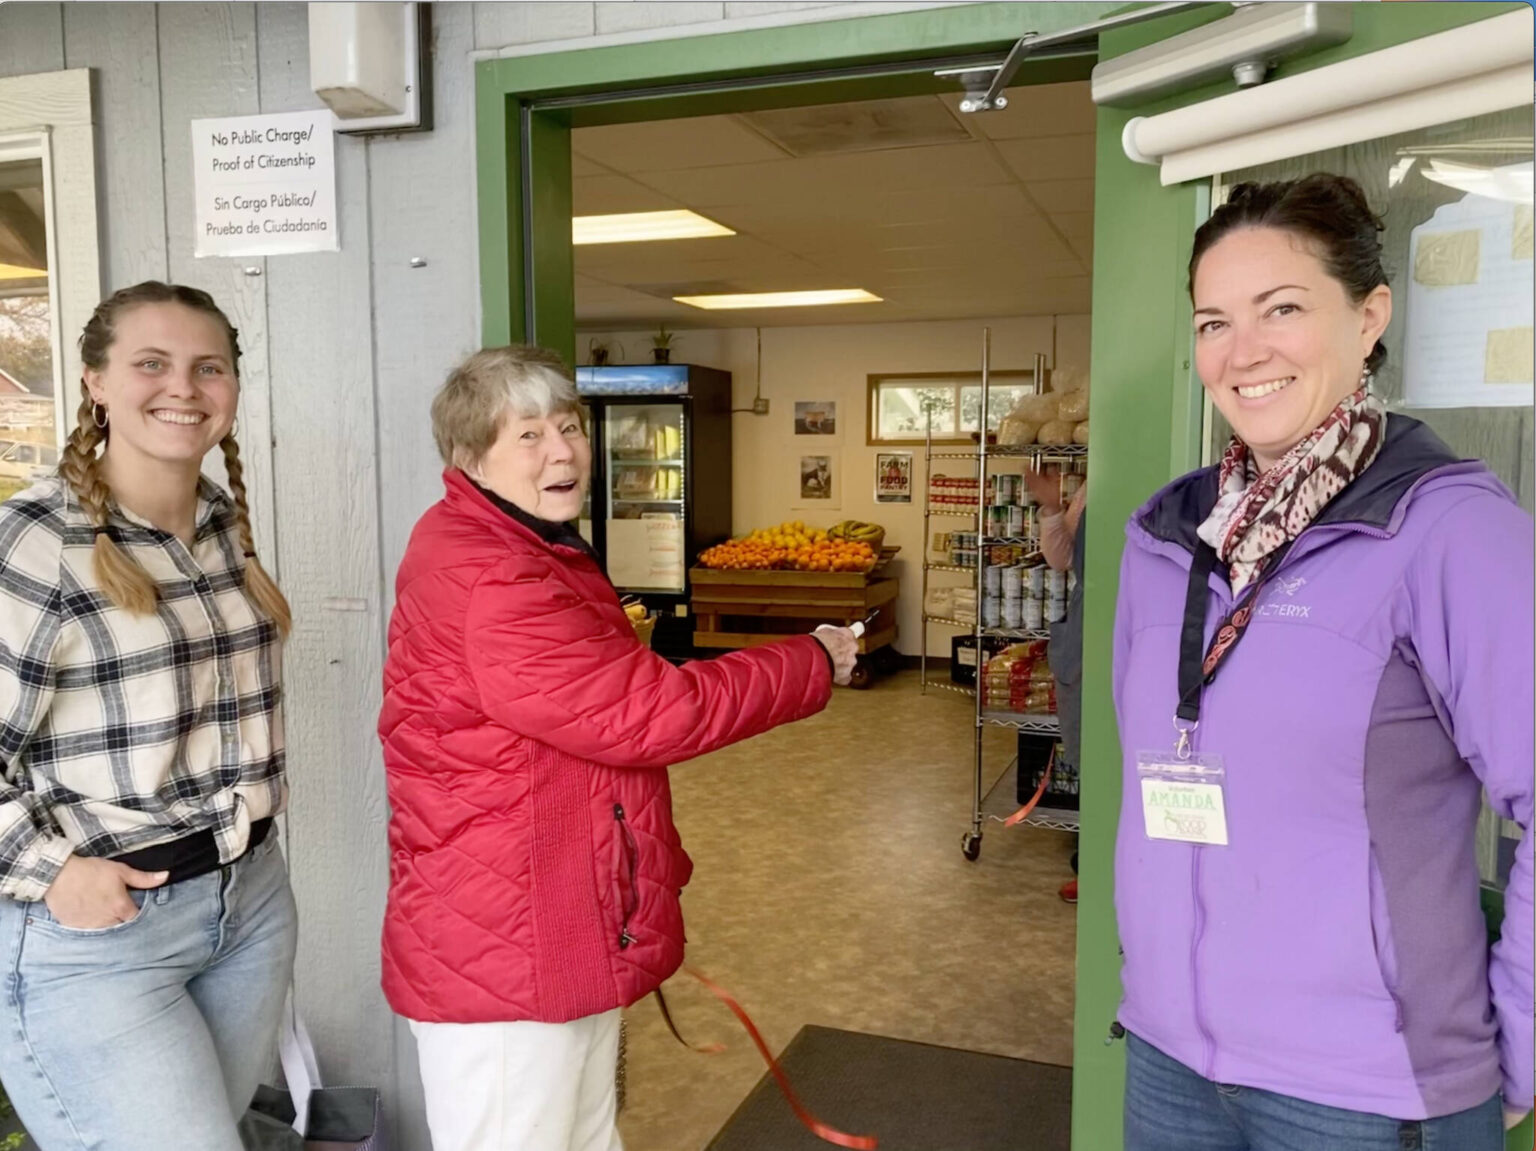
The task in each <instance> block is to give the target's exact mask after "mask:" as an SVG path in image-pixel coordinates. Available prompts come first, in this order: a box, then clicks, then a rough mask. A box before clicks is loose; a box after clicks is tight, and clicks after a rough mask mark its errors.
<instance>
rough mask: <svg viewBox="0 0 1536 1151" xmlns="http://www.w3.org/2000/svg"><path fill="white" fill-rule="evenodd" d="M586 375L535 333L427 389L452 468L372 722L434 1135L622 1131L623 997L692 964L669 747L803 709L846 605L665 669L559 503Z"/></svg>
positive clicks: (578, 467) (555, 1150) (584, 476)
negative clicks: (802, 627)
mask: <svg viewBox="0 0 1536 1151" xmlns="http://www.w3.org/2000/svg"><path fill="white" fill-rule="evenodd" d="M579 404H580V399H579V397H578V395H577V392H576V388H575V386H574V385H573V384H572V382H571V380H570V377H569V376H568V375H567V374H566V371H565V369H564V367H563V365H562V364H561V363H560V361H559V360H558V359H557V358H555V357H553V356H552V355H550V354H549V353H546V352H542V351H539V350H538V349H534V348H520V347H512V348H495V349H491V350H488V351H483V352H480V353H478V354H476V355H475V356H472V357H471V358H470V359H469V360H468V361H467V362H466V363H465V364H464V365H463V366H461V367H460V368H459V369H458V370H456V371H455V372H454V373H453V374H452V376H450V377H449V379H448V382H447V383H446V384H445V385H444V387H443V389H442V391H441V392H439V394H438V396H437V398H436V400H435V401H434V402H433V405H432V427H433V433H434V435H435V437H436V439H437V445H438V449H439V451H440V452H441V453H442V456H443V459H444V462H445V463H446V464H447V465H448V468H447V472H446V473H445V475H444V484H445V486H446V488H447V492H446V494H445V495H444V497H443V499H442V500H441V501H440V502H439V503H437V504H436V505H435V506H434V507H432V508H431V509H430V510H429V511H428V512H427V513H426V515H424V516H423V517H422V519H421V521H420V522H419V523H418V524H417V525H416V528H415V531H414V532H413V533H412V535H411V541H410V545H409V547H408V548H407V549H406V555H405V560H404V562H403V563H402V564H401V566H400V572H399V575H398V577H397V581H396V603H395V611H394V615H393V617H392V619H391V620H390V627H389V657H388V660H387V663H386V665H385V669H384V708H383V712H382V714H381V715H380V718H379V732H380V735H381V737H382V738H383V741H384V762H385V767H386V769H387V771H388V777H389V800H390V805H391V808H392V814H391V818H390V827H389V844H390V853H391V865H390V889H389V906H388V911H387V913H386V916H385V921H384V956H383V961H384V962H383V981H384V991H385V994H386V995H387V996H388V998H389V1001H390V1004H391V1005H392V1006H393V1007H394V1009H395V1010H396V1011H398V1012H399V1013H400V1014H401V1015H403V1016H405V1017H406V1018H408V1019H409V1020H411V1026H412V1031H413V1032H414V1033H415V1035H416V1040H417V1046H418V1051H419V1056H420V1063H421V1074H422V1081H423V1083H424V1085H425V1087H426V1099H427V1120H428V1124H429V1126H430V1127H431V1130H432V1143H433V1147H434V1148H435V1151H471V1149H473V1151H493V1149H495V1151H500V1149H506V1151H512V1149H514V1148H515V1149H517V1151H617V1149H618V1148H620V1146H621V1144H620V1142H619V1136H618V1132H617V1130H616V1128H615V1125H614V1113H615V1107H614V1071H615V1063H616V1061H617V1051H618V1026H619V1009H620V1008H622V1007H625V1006H627V1005H629V1004H631V1003H634V1002H635V1001H636V1000H638V999H640V998H642V997H643V996H645V995H646V994H648V993H649V992H651V991H652V990H654V989H655V988H656V987H657V986H658V985H660V984H661V982H662V981H663V980H665V979H666V978H667V977H668V976H670V975H671V974H672V973H673V972H674V971H676V970H677V968H678V966H679V964H680V963H681V962H682V956H683V920H682V913H681V910H680V907H679V902H678V899H679V895H680V893H681V891H682V888H683V885H684V884H685V883H687V882H688V876H689V872H690V870H691V868H692V865H691V863H690V862H689V859H688V856H687V855H686V854H685V853H684V851H683V848H682V844H681V842H680V841H679V839H678V835H677V829H676V828H675V827H674V826H673V824H672V811H671V796H670V793H669V791H668V787H667V770H666V769H667V765H668V764H671V763H676V762H678V761H679V760H684V759H689V758H691V757H693V756H696V755H702V754H704V753H705V752H709V751H713V750H715V749H717V748H720V747H724V746H726V745H727V744H730V743H734V742H736V741H737V740H741V739H746V738H747V737H749V736H753V735H756V734H758V733H759V732H763V731H767V730H768V729H769V728H771V727H775V726H777V725H778V724H781V723H789V722H792V721H794V720H797V719H802V718H804V717H806V716H808V715H812V714H814V713H816V712H818V711H820V710H821V709H822V708H823V707H825V706H826V703H827V700H828V697H829V696H830V694H831V689H832V684H833V682H834V681H836V682H839V683H845V682H847V677H848V675H849V673H850V672H851V671H852V668H853V661H854V657H855V647H856V640H855V639H854V637H853V635H852V634H851V633H850V632H848V631H846V630H843V629H838V630H836V631H820V632H818V633H817V635H816V637H815V638H812V637H809V636H807V637H805V638H803V639H795V640H789V641H787V642H783V643H776V644H771V645H768V646H765V647H760V648H756V649H753V650H751V651H744V652H736V653H733V654H730V655H726V656H723V657H721V658H720V659H716V660H712V661H708V662H698V663H692V664H687V665H684V666H683V667H680V668H679V667H674V666H672V665H671V664H669V663H668V662H667V661H666V660H664V659H661V658H660V657H658V656H656V655H655V654H653V653H652V652H651V651H650V650H649V649H648V648H646V647H645V646H644V645H642V644H641V643H639V642H638V641H637V640H636V638H635V636H634V632H633V629H632V627H631V625H630V622H629V619H628V618H627V617H626V616H625V614H624V610H623V608H622V607H621V606H620V605H619V599H618V596H617V595H616V594H615V593H614V590H613V587H612V586H611V585H610V584H609V583H608V580H607V579H606V578H605V577H604V575H603V572H602V569H601V568H600V567H599V566H598V563H597V560H596V557H595V556H594V555H593V553H592V551H591V549H590V548H589V547H588V546H587V545H586V543H585V541H584V540H583V539H582V538H581V536H579V535H578V534H577V533H576V532H575V530H574V529H573V528H572V527H571V526H570V521H571V520H573V519H575V518H576V516H577V515H578V514H579V512H580V510H581V506H582V500H583V497H584V495H585V492H586V487H587V481H588V474H589V469H590V464H591V449H590V447H589V445H588V443H587V439H586V435H585V432H584V430H583V427H582V422H581V417H580V414H579Z"/></svg>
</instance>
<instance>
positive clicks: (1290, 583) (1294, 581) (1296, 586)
mask: <svg viewBox="0 0 1536 1151" xmlns="http://www.w3.org/2000/svg"><path fill="white" fill-rule="evenodd" d="M1306 582H1307V580H1306V577H1305V576H1276V577H1275V586H1276V587H1278V588H1279V589H1280V590H1281V591H1283V592H1284V593H1285V594H1286V595H1288V596H1293V595H1295V594H1296V593H1297V592H1299V591H1300V590H1301V589H1302V587H1303V586H1304V585H1305V584H1306Z"/></svg>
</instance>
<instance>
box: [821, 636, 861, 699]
mask: <svg viewBox="0 0 1536 1151" xmlns="http://www.w3.org/2000/svg"><path fill="white" fill-rule="evenodd" d="M811 634H812V635H813V636H815V637H816V639H817V640H818V641H819V642H820V644H821V646H822V647H824V648H826V649H827V655H828V656H829V657H831V660H832V682H833V683H835V684H838V685H839V686H841V687H847V686H848V684H850V683H851V682H853V665H854V664H855V663H857V662H858V658H859V640H858V637H857V636H855V635H854V634H853V632H852V631H850V630H849V629H848V628H845V627H826V626H823V627H819V628H817V629H816V630H815V631H813V632H812V633H811Z"/></svg>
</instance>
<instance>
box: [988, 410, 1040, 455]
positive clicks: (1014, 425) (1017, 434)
mask: <svg viewBox="0 0 1536 1151" xmlns="http://www.w3.org/2000/svg"><path fill="white" fill-rule="evenodd" d="M1039 433H1040V425H1039V424H1038V423H1036V422H1035V421H1034V420H1026V419H1025V418H1024V417H1023V416H1015V415H1013V414H1011V413H1010V414H1009V415H1006V416H1004V417H1003V422H1002V424H1001V425H1000V426H999V427H998V429H997V442H998V443H1000V444H1002V445H1003V446H1004V447H1023V446H1024V445H1025V444H1032V443H1034V442H1035V436H1037V435H1038V434H1039Z"/></svg>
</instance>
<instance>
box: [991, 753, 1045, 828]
mask: <svg viewBox="0 0 1536 1151" xmlns="http://www.w3.org/2000/svg"><path fill="white" fill-rule="evenodd" d="M1055 766H1056V749H1055V747H1052V748H1051V758H1050V759H1049V760H1048V761H1047V762H1046V765H1045V774H1044V775H1042V776H1041V777H1040V786H1039V787H1037V788H1035V794H1034V795H1032V796H1030V797H1029V802H1028V803H1026V804H1025V805H1024V806H1023V807H1021V808H1019V810H1018V811H1016V812H1014V813H1013V814H1012V815H1010V816H1009V817H1008V818H1007V819H1005V820H1003V826H1004V827H1013V826H1015V825H1016V824H1020V823H1023V822H1024V821H1025V820H1026V819H1028V818H1029V813H1030V812H1032V811H1034V810H1035V806H1036V805H1037V804H1038V803H1039V802H1040V797H1041V796H1042V795H1044V794H1045V789H1046V788H1047V787H1048V786H1050V782H1051V771H1052V769H1054V768H1055Z"/></svg>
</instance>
